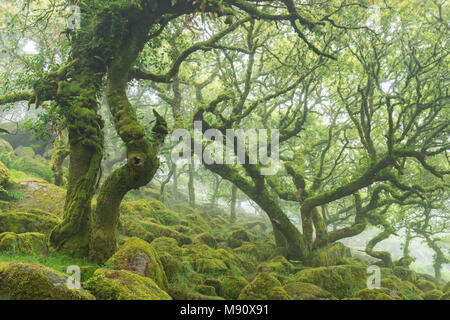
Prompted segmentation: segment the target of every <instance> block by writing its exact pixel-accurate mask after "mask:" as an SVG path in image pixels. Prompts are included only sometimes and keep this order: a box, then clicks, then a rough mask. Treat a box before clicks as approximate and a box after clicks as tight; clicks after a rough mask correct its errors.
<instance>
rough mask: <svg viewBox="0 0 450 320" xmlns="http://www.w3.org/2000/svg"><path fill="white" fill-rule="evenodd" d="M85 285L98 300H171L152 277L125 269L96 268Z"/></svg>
mask: <svg viewBox="0 0 450 320" xmlns="http://www.w3.org/2000/svg"><path fill="white" fill-rule="evenodd" d="M85 287H86V289H88V290H89V291H90V292H91V293H92V294H93V295H94V296H95V297H96V298H97V299H99V300H172V298H171V297H170V296H169V294H168V293H167V292H165V291H164V290H162V289H161V288H159V287H158V285H157V284H156V283H155V281H153V280H152V279H150V278H148V277H143V276H141V275H138V274H136V273H134V272H130V271H126V270H108V269H97V270H96V271H95V272H94V274H93V275H92V277H91V278H90V279H89V280H88V281H87V282H86V283H85Z"/></svg>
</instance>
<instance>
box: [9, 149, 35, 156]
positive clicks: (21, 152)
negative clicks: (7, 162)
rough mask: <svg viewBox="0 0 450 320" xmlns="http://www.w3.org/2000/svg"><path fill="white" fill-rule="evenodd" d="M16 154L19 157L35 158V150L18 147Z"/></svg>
mask: <svg viewBox="0 0 450 320" xmlns="http://www.w3.org/2000/svg"><path fill="white" fill-rule="evenodd" d="M14 153H15V154H16V156H18V157H28V158H33V157H34V155H35V153H34V150H33V148H31V147H24V146H19V147H17V148H16V150H14Z"/></svg>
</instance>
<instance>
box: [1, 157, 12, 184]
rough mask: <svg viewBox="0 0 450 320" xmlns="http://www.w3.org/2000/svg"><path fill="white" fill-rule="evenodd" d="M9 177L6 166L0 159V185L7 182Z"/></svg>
mask: <svg viewBox="0 0 450 320" xmlns="http://www.w3.org/2000/svg"><path fill="white" fill-rule="evenodd" d="M9 178H10V176H9V170H8V168H7V167H6V166H5V165H4V164H3V162H1V161H0V186H2V187H4V186H6V185H7V184H8V182H9Z"/></svg>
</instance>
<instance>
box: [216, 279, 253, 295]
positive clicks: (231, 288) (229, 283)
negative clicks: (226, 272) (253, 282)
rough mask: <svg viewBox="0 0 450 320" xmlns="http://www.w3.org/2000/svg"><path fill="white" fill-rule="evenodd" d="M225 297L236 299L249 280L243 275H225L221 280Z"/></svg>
mask: <svg viewBox="0 0 450 320" xmlns="http://www.w3.org/2000/svg"><path fill="white" fill-rule="evenodd" d="M221 283H222V290H223V297H224V298H225V299H229V300H236V299H237V298H238V297H239V294H240V293H241V291H242V289H244V288H245V287H246V286H247V285H248V281H247V280H246V279H245V278H244V277H242V276H225V277H223V278H222V280H221Z"/></svg>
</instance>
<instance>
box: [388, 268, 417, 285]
mask: <svg viewBox="0 0 450 320" xmlns="http://www.w3.org/2000/svg"><path fill="white" fill-rule="evenodd" d="M392 271H393V273H394V275H396V276H397V277H398V278H400V279H402V280H405V281H409V282H412V283H415V282H416V281H417V273H416V272H415V271H414V270H411V269H408V268H405V267H399V266H397V267H394V268H392Z"/></svg>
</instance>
